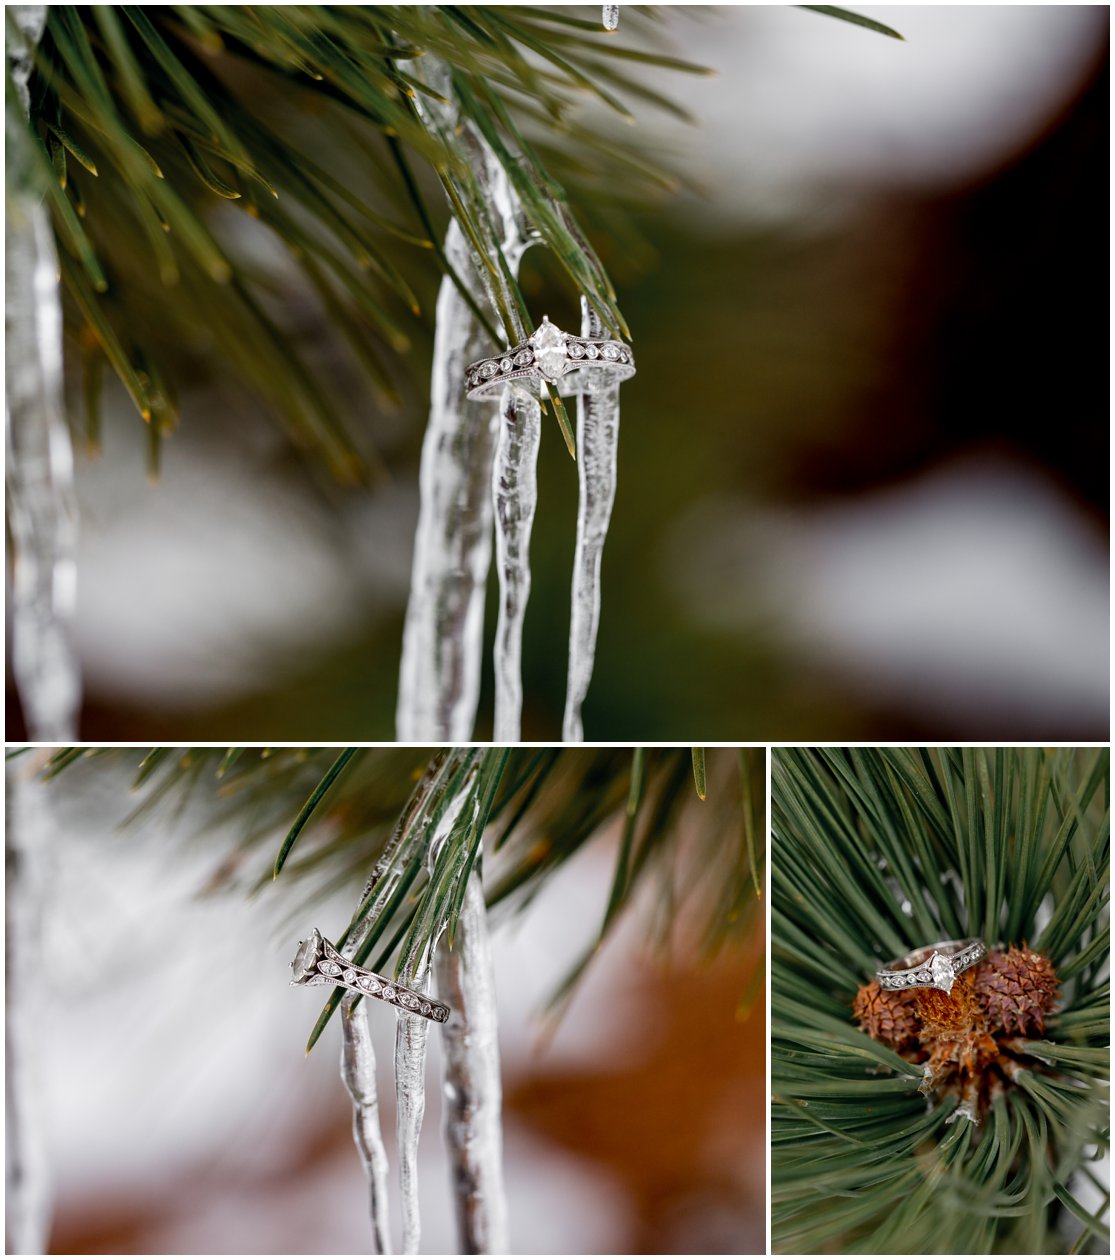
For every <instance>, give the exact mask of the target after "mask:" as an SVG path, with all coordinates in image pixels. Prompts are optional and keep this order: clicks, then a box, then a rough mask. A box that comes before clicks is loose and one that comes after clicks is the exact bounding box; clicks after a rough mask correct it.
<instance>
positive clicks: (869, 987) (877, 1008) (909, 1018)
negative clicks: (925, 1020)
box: [852, 980, 918, 1051]
mask: <svg viewBox="0 0 1115 1260" xmlns="http://www.w3.org/2000/svg"><path fill="white" fill-rule="evenodd" d="M852 1014H853V1015H854V1016H855V1017H856V1019H857V1020H858V1022H859V1026H860V1028H862V1029H863V1031H864V1032H865V1033H867V1035H868V1036H869V1037H874V1038H875V1040H876V1041H881V1042H882V1043H883V1044H884V1045H887V1046H890V1047H891V1049H892V1050H900V1051H901V1050H907V1049H909V1048H910V1047H912V1046H914V1045H916V1044H917V1040H918V1017H917V1013H916V1012H915V1010H914V1004H913V1000H912V995H911V993H910V992H909V991H908V990H902V991H899V992H892V991H891V990H889V989H883V988H881V987H880V985H879V982H878V980H872V981H871V983H870V984H865V985H863V987H862V988H861V989H860V991H859V992H858V993H857V994H856V1000H855V1001H854V1002H853V1003H852Z"/></svg>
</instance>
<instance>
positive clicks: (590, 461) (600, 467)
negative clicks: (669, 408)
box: [562, 297, 619, 743]
mask: <svg viewBox="0 0 1115 1260" xmlns="http://www.w3.org/2000/svg"><path fill="white" fill-rule="evenodd" d="M581 335H582V336H584V337H600V336H602V335H603V324H602V322H601V320H600V317H599V316H598V315H597V313H596V311H594V310H593V308H592V307H591V306H590V305H589V303H588V300H587V299H586V298H583V297H582V298H581ZM618 449H619V385H618V384H617V383H616V382H615V378H614V377H613V376H612V375H610V374H609V373H608V372H606V371H597V372H591V373H589V376H588V379H587V380H586V382H585V384H584V388H583V389H582V392H581V393H580V394H578V396H577V452H578V459H577V476H578V482H579V488H580V497H579V499H578V504H577V544H576V549H575V551H574V554H573V597H572V610H571V613H570V621H569V672H568V680H567V684H566V693H565V718H564V721H563V723H562V739H563V740H565V741H566V742H569V743H579V742H580V741H581V740H582V739H584V725H583V723H582V720H581V706H582V705H583V704H584V701H585V696H586V695H587V694H588V688H589V683H590V682H591V681H592V666H593V660H594V658H595V655H596V631H597V627H598V626H599V623H600V562H601V557H602V555H603V552H604V542H605V539H606V538H607V535H608V524H609V522H610V521H611V517H612V504H613V503H614V502H615V497H616V459H617V454H618Z"/></svg>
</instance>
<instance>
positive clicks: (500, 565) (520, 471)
mask: <svg viewBox="0 0 1115 1260" xmlns="http://www.w3.org/2000/svg"><path fill="white" fill-rule="evenodd" d="M541 432H542V409H541V407H540V405H539V402H538V399H537V398H534V397H532V396H531V395H530V394H528V393H527V392H526V390H524V389H522V388H521V387H519V386H516V385H508V386H507V387H506V388H505V389H504V391H503V399H502V402H501V404H500V412H499V445H498V447H497V451H496V460H495V468H494V470H493V473H492V502H493V507H494V514H495V524H496V572H497V574H498V576H499V621H498V623H497V626H496V640H495V653H494V657H495V679H496V697H495V730H494V734H493V739H494V740H495V741H496V743H501V744H514V743H517V742H518V740H519V738H520V721H521V717H522V708H523V678H522V649H523V619H524V617H525V616H526V609H527V599H528V598H529V596H530V534H531V529H532V528H533V526H534V510H535V507H536V506H537V503H538V444H539V439H540V437H541Z"/></svg>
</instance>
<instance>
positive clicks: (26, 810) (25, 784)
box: [4, 758, 52, 1256]
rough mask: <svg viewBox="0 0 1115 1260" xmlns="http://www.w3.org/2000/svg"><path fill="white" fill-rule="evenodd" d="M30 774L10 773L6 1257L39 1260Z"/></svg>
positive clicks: (40, 1157) (45, 1207)
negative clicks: (25, 1257) (28, 1257)
mask: <svg viewBox="0 0 1115 1260" xmlns="http://www.w3.org/2000/svg"><path fill="white" fill-rule="evenodd" d="M28 771H29V766H28V762H27V760H25V759H23V758H20V759H19V760H14V761H9V762H8V763H7V765H6V767H5V779H6V783H5V788H6V791H5V798H4V823H5V826H4V869H5V885H4V896H5V903H6V913H5V915H4V946H5V973H6V977H7V983H6V985H5V989H4V1004H5V1020H4V1051H5V1072H4V1093H5V1099H4V1102H5V1107H4V1116H5V1132H4V1144H5V1151H6V1159H5V1181H4V1234H5V1250H6V1251H7V1252H8V1254H9V1255H31V1256H41V1255H45V1254H46V1248H47V1241H48V1236H49V1232H50V1173H49V1168H48V1166H47V1160H46V1152H45V1149H44V1143H43V1140H42V1132H41V1120H40V1117H41V1114H42V1099H43V1089H44V1083H43V1082H41V1081H39V1080H38V1079H37V1071H36V1064H37V1063H38V1062H39V1060H40V1057H41V1051H40V1041H41V1032H40V1024H39V1021H38V1019H37V1014H38V1012H37V1009H36V998H37V994H38V993H39V991H40V988H41V984H42V978H41V976H40V974H39V963H40V954H41V949H40V931H39V928H40V914H41V909H42V899H43V893H44V887H43V885H44V878H43V870H42V864H43V857H44V853H45V850H46V846H47V845H48V844H49V842H50V833H51V830H52V828H51V824H50V818H49V816H48V814H47V808H48V802H47V799H46V791H47V789H46V786H45V784H43V783H42V781H41V780H39V779H38V778H36V777H32V778H29V777H27V775H28Z"/></svg>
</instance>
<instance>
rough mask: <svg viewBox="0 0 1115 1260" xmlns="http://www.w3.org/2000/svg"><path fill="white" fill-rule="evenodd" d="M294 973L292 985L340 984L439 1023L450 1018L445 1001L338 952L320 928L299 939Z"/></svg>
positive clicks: (292, 970) (408, 1013)
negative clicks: (420, 991) (376, 971)
mask: <svg viewBox="0 0 1115 1260" xmlns="http://www.w3.org/2000/svg"><path fill="white" fill-rule="evenodd" d="M290 975H291V980H290V982H291V984H336V985H339V986H340V987H341V988H343V989H352V990H353V992H355V993H361V994H363V995H364V997H373V998H379V1000H380V1001H381V1002H387V1003H389V1004H390V1005H392V1006H397V1007H398V1008H399V1010H401V1011H403V1012H404V1014H407V1015H421V1016H422V1017H423V1019H432V1020H433V1021H434V1023H435V1024H444V1023H445V1021H446V1020H447V1019H448V1018H449V1007H448V1006H446V1005H445V1003H444V1002H435V1001H434V999H433V998H431V997H429V996H428V995H427V994H425V993H419V992H417V991H416V990H414V989H408V988H407V987H406V985H405V984H399V982H398V981H397V980H388V979H387V977H386V976H377V975H376V973H375V972H374V971H367V970H366V969H365V968H363V967H357V966H356V964H355V963H354V962H353V961H352V959H351V958H345V956H344V955H343V954H340V953H338V952H337V949H336V947H335V946H334V945H333V944H332V943H331V942H330V941H327V940H325V938H324V937H323V936H322V935H321V933H320V932H319V931H318V930H317V928H314V930H313V932H312V934H311V935H310V937H309V939H308V940H305V941H299V942H298V953H296V954H295V955H294V961H293V962H292V963H291V964H290Z"/></svg>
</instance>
